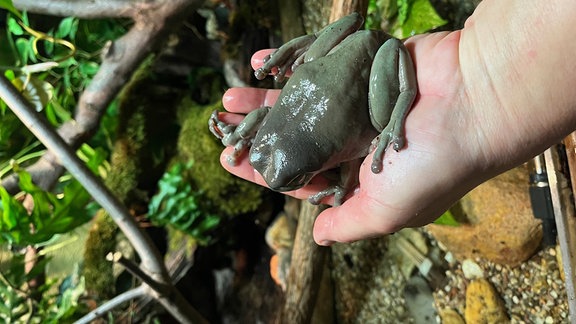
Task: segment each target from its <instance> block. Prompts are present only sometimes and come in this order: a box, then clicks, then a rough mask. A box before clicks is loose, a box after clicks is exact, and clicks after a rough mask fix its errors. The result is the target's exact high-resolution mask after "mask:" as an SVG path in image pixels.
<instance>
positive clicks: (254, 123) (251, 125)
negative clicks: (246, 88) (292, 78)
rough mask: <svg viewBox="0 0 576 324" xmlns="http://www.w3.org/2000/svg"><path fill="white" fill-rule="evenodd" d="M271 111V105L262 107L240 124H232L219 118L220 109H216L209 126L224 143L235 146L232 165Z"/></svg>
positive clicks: (252, 112) (249, 114)
mask: <svg viewBox="0 0 576 324" xmlns="http://www.w3.org/2000/svg"><path fill="white" fill-rule="evenodd" d="M269 111H270V107H261V108H258V109H255V110H252V111H251V112H250V113H248V115H246V117H244V119H243V120H242V122H240V124H238V125H232V124H228V123H226V122H223V121H221V120H220V119H219V118H218V111H214V112H213V113H212V115H211V116H210V120H209V121H208V128H209V129H210V131H211V132H212V134H214V136H216V137H217V138H218V139H220V140H221V141H222V144H224V145H226V146H234V153H232V155H230V156H229V157H228V163H229V164H230V165H236V162H237V160H238V158H239V157H240V156H241V155H242V154H244V152H246V150H247V149H248V148H250V146H252V142H253V140H254V137H255V136H256V133H257V132H258V129H259V128H260V125H261V124H262V122H263V121H264V118H265V117H266V115H267V114H268V112H269Z"/></svg>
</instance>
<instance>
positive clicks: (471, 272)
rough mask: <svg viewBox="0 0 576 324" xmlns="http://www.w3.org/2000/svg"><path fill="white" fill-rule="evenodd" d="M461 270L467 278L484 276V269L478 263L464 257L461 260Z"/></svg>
mask: <svg viewBox="0 0 576 324" xmlns="http://www.w3.org/2000/svg"><path fill="white" fill-rule="evenodd" d="M462 272H463V273H464V278H466V279H468V280H472V279H480V278H484V271H483V270H482V268H481V267H480V266H479V265H478V263H476V262H474V261H472V260H470V259H466V260H464V261H463V262H462Z"/></svg>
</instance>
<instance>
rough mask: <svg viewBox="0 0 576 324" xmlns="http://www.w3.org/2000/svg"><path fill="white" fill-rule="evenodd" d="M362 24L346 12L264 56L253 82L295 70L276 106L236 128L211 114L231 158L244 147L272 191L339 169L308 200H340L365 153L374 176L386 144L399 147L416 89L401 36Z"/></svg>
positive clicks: (354, 179) (296, 186) (212, 124)
mask: <svg viewBox="0 0 576 324" xmlns="http://www.w3.org/2000/svg"><path fill="white" fill-rule="evenodd" d="M362 23H363V19H362V17H361V16H360V15H359V14H356V13H354V14H351V15H349V16H346V17H344V18H342V19H340V20H338V21H336V22H334V23H332V24H330V25H328V26H326V27H325V28H324V29H322V30H321V31H320V32H318V33H316V34H314V35H306V36H301V37H298V38H295V39H293V40H291V41H290V42H288V43H286V44H284V45H283V46H281V47H280V48H279V49H278V50H276V51H275V52H273V53H272V54H271V55H270V56H269V57H267V58H266V59H265V63H264V65H263V66H262V67H261V68H260V69H258V70H257V71H256V72H255V75H256V77H257V78H258V79H262V78H264V77H265V76H266V75H268V74H269V73H271V72H272V70H273V69H274V68H275V69H277V72H276V78H277V79H283V78H284V75H285V73H286V72H287V71H289V69H290V70H291V71H292V72H293V74H292V76H291V77H290V78H289V80H288V81H287V83H286V85H285V86H284V88H283V89H282V92H281V94H280V97H279V98H278V100H277V102H276V104H275V105H274V107H261V108H258V109H256V110H254V111H252V112H250V113H249V114H248V115H246V117H245V119H244V120H243V121H242V122H241V123H240V124H239V125H237V126H236V125H230V124H226V123H224V122H222V121H220V120H219V119H218V114H217V113H216V112H214V114H213V115H212V117H211V119H210V122H209V124H210V129H211V131H212V132H213V133H214V135H216V136H217V137H218V138H220V139H221V140H222V143H223V144H224V145H233V146H234V153H233V155H231V156H230V158H229V163H231V164H235V163H236V160H237V159H238V158H240V156H241V155H242V154H243V152H245V151H246V150H247V149H248V148H249V147H250V152H249V159H250V164H251V165H252V166H253V167H254V169H256V170H257V171H258V172H259V173H260V174H261V175H262V176H263V178H264V180H265V181H266V183H267V184H268V186H269V187H270V188H271V189H273V190H277V191H290V190H295V189H299V188H301V187H303V186H304V185H306V184H307V183H308V182H309V181H310V180H311V179H312V178H313V177H314V176H316V175H317V174H320V173H323V172H325V171H328V170H331V169H335V168H338V167H340V170H341V171H340V177H341V180H340V182H339V183H338V184H336V185H334V186H332V187H330V188H328V189H326V190H323V191H321V192H319V193H318V194H316V195H313V196H311V197H310V199H309V200H310V201H311V202H313V203H319V202H320V200H321V199H323V198H324V197H327V196H330V195H334V199H335V205H338V204H340V203H341V202H342V201H343V199H344V197H345V195H346V194H347V193H348V192H349V190H350V189H353V188H354V187H355V186H356V185H357V184H358V171H359V168H360V162H361V160H362V159H363V158H364V157H365V156H367V155H368V153H369V152H371V151H372V150H375V152H374V158H373V160H372V171H373V172H374V173H378V172H380V171H381V170H382V160H383V156H384V153H385V151H386V149H387V148H388V147H389V146H390V144H392V146H393V148H394V149H395V150H396V151H398V150H399V149H401V148H402V147H404V145H405V140H404V120H405V118H406V115H407V113H408V112H409V110H410V108H411V106H412V103H413V101H414V98H415V97H416V93H417V84H416V75H415V71H414V66H413V63H412V60H411V58H410V55H409V53H408V51H407V50H406V48H405V47H404V44H403V43H402V42H401V41H400V40H398V39H396V38H393V37H392V36H390V35H388V34H386V33H384V32H382V31H376V30H362V31H358V28H360V26H361V25H362ZM275 71H276V70H275ZM344 170H345V171H344Z"/></svg>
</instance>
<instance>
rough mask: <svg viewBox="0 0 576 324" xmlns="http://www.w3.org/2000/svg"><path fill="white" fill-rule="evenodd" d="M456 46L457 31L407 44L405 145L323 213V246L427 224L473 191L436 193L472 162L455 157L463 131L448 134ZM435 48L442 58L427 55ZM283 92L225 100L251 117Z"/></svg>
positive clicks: (230, 118)
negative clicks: (412, 75) (410, 76)
mask: <svg viewBox="0 0 576 324" xmlns="http://www.w3.org/2000/svg"><path fill="white" fill-rule="evenodd" d="M457 42H458V34H457V33H453V34H447V33H442V34H435V35H433V36H428V37H427V38H426V39H418V38H417V39H414V40H413V41H411V42H408V43H407V46H408V48H409V49H410V50H411V51H412V54H413V57H414V60H415V62H416V67H417V69H418V77H419V98H418V99H417V101H416V103H415V104H414V107H413V109H412V112H411V113H410V115H409V117H408V119H407V121H406V138H407V143H408V144H407V146H406V148H404V149H402V150H400V151H399V152H394V151H393V150H388V151H387V153H386V155H385V159H384V168H383V170H382V172H380V173H378V174H374V173H373V172H372V171H371V170H370V164H371V162H370V161H372V157H371V155H370V156H368V157H367V159H366V161H367V163H364V164H363V165H362V168H361V170H360V185H359V187H358V189H357V190H356V191H355V192H354V194H353V195H352V196H351V197H349V198H348V199H347V200H346V201H345V202H344V204H343V205H342V206H338V207H334V208H330V209H327V210H326V211H324V212H323V213H322V214H320V215H319V216H318V218H317V220H316V225H315V228H314V236H315V239H316V241H317V242H318V243H320V244H328V243H329V242H331V241H351V240H357V239H360V238H365V237H370V236H375V235H379V234H383V233H389V232H393V231H396V230H398V229H400V228H402V227H406V226H419V225H423V224H426V223H429V222H430V221H432V220H433V219H435V218H436V217H438V216H439V215H440V214H441V213H442V212H443V211H444V210H445V209H447V208H448V207H449V206H450V205H451V204H452V203H453V202H454V200H455V199H457V198H459V196H460V195H461V194H463V193H464V192H466V191H467V190H469V189H470V186H466V188H465V189H464V190H459V191H458V194H450V195H448V196H447V195H441V194H440V193H439V191H441V190H440V189H439V188H446V190H448V191H449V190H451V189H452V187H453V186H449V185H448V184H450V183H451V179H455V178H457V177H459V176H460V175H461V174H462V173H464V172H465V171H469V170H470V169H472V168H471V167H470V165H469V163H461V162H462V160H455V159H454V158H453V154H454V149H455V148H457V146H458V144H457V143H456V141H457V139H459V138H461V134H455V133H454V132H452V131H451V130H450V129H449V127H448V124H447V123H449V122H451V121H454V120H457V118H454V115H452V113H450V112H449V110H448V109H445V107H446V106H447V105H448V103H449V102H451V103H453V102H454V96H455V95H456V93H455V92H453V90H455V89H456V88H455V87H454V88H452V89H451V88H450V86H446V85H450V84H452V85H458V84H459V80H458V73H457V72H458V71H457V68H458V67H457V56H456V55H457V53H456V52H455V50H454V43H457ZM434 50H435V51H436V52H437V55H431V54H430V53H431V52H433V51H434ZM268 53H270V50H265V51H260V52H258V53H256V54H254V56H253V59H252V65H253V68H254V69H257V68H259V67H260V66H261V65H262V59H263V57H264V56H265V55H267V54H268ZM425 53H426V54H425ZM278 95H279V90H266V89H254V88H233V89H230V90H228V91H227V92H226V94H225V95H224V99H223V101H224V106H225V108H226V109H227V110H228V111H230V112H233V113H240V114H246V113H248V112H249V111H251V110H252V109H254V108H257V107H261V106H264V105H266V106H272V105H273V104H274V102H275V100H276V99H277V97H278ZM222 118H223V119H224V120H225V121H227V122H230V123H238V122H239V121H240V120H241V119H242V118H243V116H241V115H234V114H227V115H224V116H222ZM459 151H460V150H459ZM231 152H232V148H227V149H225V150H224V152H223V155H222V164H223V166H224V167H225V168H226V169H227V170H228V171H230V172H231V173H233V174H236V175H237V176H240V177H242V178H245V179H247V180H250V181H253V182H256V183H258V184H261V185H264V186H265V182H264V180H263V178H262V177H261V176H260V174H258V173H257V172H256V171H254V169H253V168H252V167H251V166H250V164H249V163H248V161H247V159H240V160H239V161H238V164H237V165H235V166H231V165H229V164H228V163H227V162H225V160H226V156H228V155H229V154H231ZM464 166H465V167H464ZM460 169H463V170H460ZM326 185H327V183H326V182H325V181H323V179H322V178H318V179H314V180H313V181H312V182H311V183H309V184H308V185H307V186H305V187H303V188H301V189H299V190H296V191H293V192H288V193H287V194H289V195H292V196H294V197H297V198H300V199H305V198H308V197H309V196H310V195H312V194H314V193H317V192H318V191H319V190H322V189H324V188H325V187H326ZM447 197H450V198H448V199H447ZM442 200H443V201H442ZM325 202H326V203H331V201H329V200H328V201H325ZM441 202H442V203H441Z"/></svg>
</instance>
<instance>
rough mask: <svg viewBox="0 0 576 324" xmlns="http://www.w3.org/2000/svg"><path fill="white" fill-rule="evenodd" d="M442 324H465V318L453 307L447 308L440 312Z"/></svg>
mask: <svg viewBox="0 0 576 324" xmlns="http://www.w3.org/2000/svg"><path fill="white" fill-rule="evenodd" d="M439 315H440V320H441V323H442V324H465V323H464V319H463V318H462V316H460V314H458V312H457V311H455V310H454V309H452V308H445V309H442V310H441V311H440V312H439Z"/></svg>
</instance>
